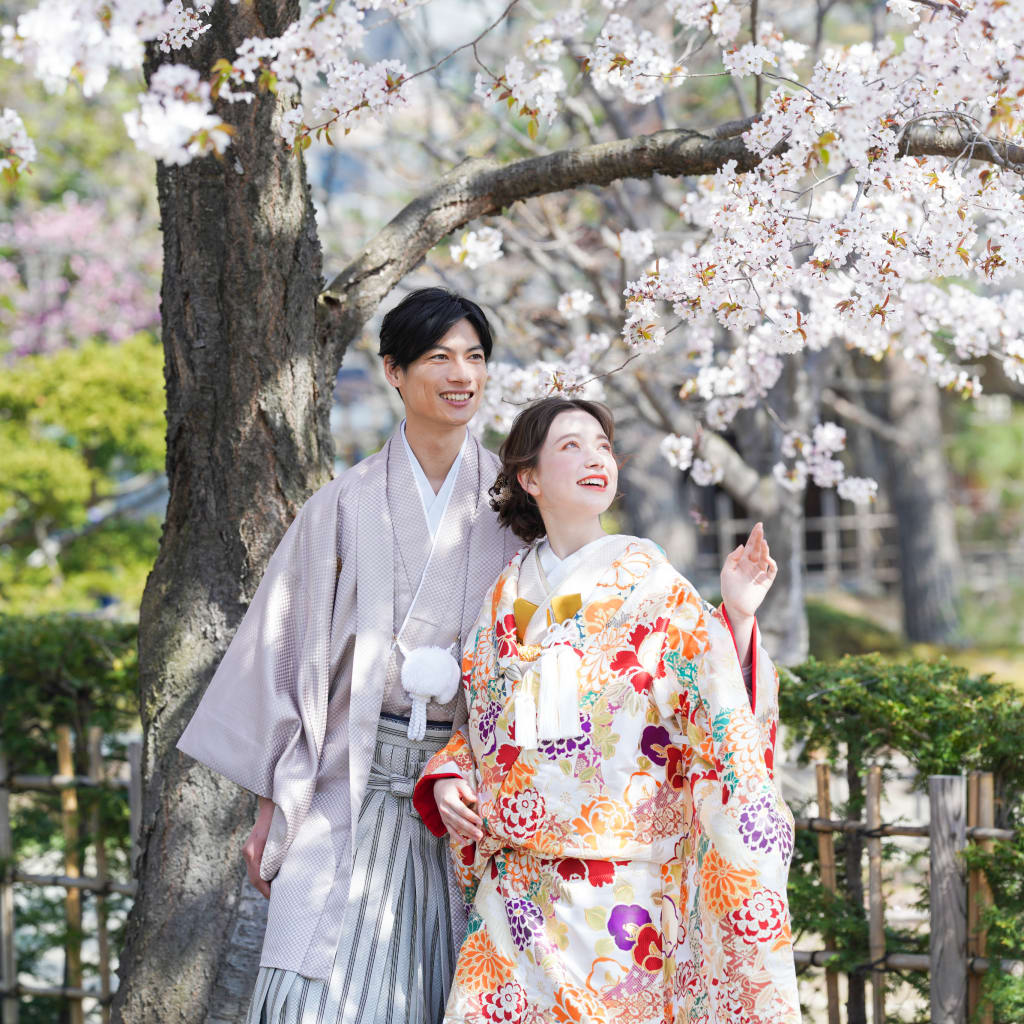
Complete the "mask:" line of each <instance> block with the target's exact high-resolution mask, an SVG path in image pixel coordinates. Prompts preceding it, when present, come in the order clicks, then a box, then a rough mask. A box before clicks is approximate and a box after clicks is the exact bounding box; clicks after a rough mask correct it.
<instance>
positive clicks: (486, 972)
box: [456, 928, 515, 993]
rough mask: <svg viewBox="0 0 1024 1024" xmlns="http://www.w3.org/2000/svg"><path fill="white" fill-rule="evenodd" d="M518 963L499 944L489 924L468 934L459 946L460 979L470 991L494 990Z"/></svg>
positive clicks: (462, 985) (457, 981)
mask: <svg viewBox="0 0 1024 1024" xmlns="http://www.w3.org/2000/svg"><path fill="white" fill-rule="evenodd" d="M514 967H515V964H514V963H513V962H512V961H511V960H510V959H509V958H508V957H505V956H502V955H501V954H500V953H499V952H498V950H497V949H496V948H495V945H494V943H493V942H491V937H490V936H489V935H488V934H487V929H486V928H481V929H480V930H479V931H477V932H474V933H473V934H472V935H470V936H468V937H467V939H466V941H465V942H464V943H463V944H462V949H461V950H459V962H458V968H457V972H456V974H457V977H456V983H457V984H458V985H459V987H460V988H463V989H465V990H467V991H469V992H473V993H476V992H486V991H493V990H494V989H496V988H498V986H500V985H503V984H504V983H505V982H506V981H508V980H509V979H510V978H511V977H512V970H513V968H514Z"/></svg>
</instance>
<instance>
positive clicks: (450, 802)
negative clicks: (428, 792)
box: [434, 778, 484, 842]
mask: <svg viewBox="0 0 1024 1024" xmlns="http://www.w3.org/2000/svg"><path fill="white" fill-rule="evenodd" d="M434 802H435V803H436V804H437V810H438V812H439V813H440V815H441V820H442V821H443V822H444V825H445V828H447V829H448V831H449V832H451V833H452V834H453V835H456V836H459V837H460V838H462V839H465V840H466V841H467V842H470V841H472V840H479V839H483V836H484V834H483V832H482V831H481V826H482V825H483V821H482V819H481V818H480V817H479V815H477V814H475V813H474V812H473V811H472V810H470V808H469V807H468V806H467V805H468V804H475V803H476V793H474V792H473V790H472V789H471V788H470V785H469V783H468V782H466V780H465V779H458V778H449V779H438V780H437V782H435V783H434Z"/></svg>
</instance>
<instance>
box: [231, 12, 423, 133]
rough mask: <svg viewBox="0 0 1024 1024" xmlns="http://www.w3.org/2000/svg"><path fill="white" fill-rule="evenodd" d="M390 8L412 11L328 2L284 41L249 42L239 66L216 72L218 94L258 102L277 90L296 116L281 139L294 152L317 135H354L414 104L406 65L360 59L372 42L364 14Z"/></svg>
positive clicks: (235, 62) (288, 117)
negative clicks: (261, 92) (260, 95)
mask: <svg viewBox="0 0 1024 1024" xmlns="http://www.w3.org/2000/svg"><path fill="white" fill-rule="evenodd" d="M382 6H387V7H388V9H389V10H392V11H394V12H396V13H401V11H403V10H404V9H405V4H404V3H400V2H397V0H394V2H390V3H387V4H385V3H383V2H382V0H320V2H318V3H314V4H312V5H310V6H309V8H308V9H307V10H305V11H304V12H303V14H302V15H301V16H300V17H299V18H298V19H297V20H296V21H294V22H292V23H291V24H290V25H289V26H288V28H287V29H286V30H285V31H284V32H283V33H282V34H281V35H280V36H276V37H265V36H254V37H251V38H249V39H246V40H245V41H243V43H242V44H241V45H240V46H239V48H238V52H237V53H236V55H235V56H234V57H233V58H232V60H231V61H227V60H223V61H220V62H219V63H218V64H217V65H216V66H215V70H216V71H217V74H218V78H217V82H216V90H217V94H218V95H220V96H223V97H224V98H225V99H231V100H250V101H251V100H252V98H253V96H254V95H255V92H254V90H256V89H259V88H262V89H272V90H273V91H274V92H275V93H276V94H277V95H278V96H279V97H280V98H281V99H282V100H284V101H286V103H287V105H288V107H289V109H288V110H287V113H286V114H285V116H284V117H283V118H282V120H281V125H280V132H281V135H282V137H283V138H284V140H285V142H287V143H288V144H289V145H296V144H297V143H300V144H302V145H303V146H305V145H308V144H309V142H310V141H311V136H312V135H316V136H317V137H319V138H324V139H326V140H327V141H328V142H331V141H333V139H332V136H331V133H332V132H340V133H342V134H347V133H348V132H350V131H351V130H352V128H353V127H355V126H356V125H357V124H359V123H361V122H363V121H366V120H370V119H373V118H377V117H381V116H383V115H385V114H387V113H389V112H390V111H392V110H394V109H396V108H398V107H401V106H403V105H404V104H405V103H406V101H407V96H406V91H405V90H404V89H403V86H404V85H405V83H406V80H407V78H408V71H407V69H406V67H405V65H404V64H403V63H401V62H400V61H395V60H381V61H377V62H376V63H374V64H366V63H365V62H363V61H361V60H358V59H355V58H354V57H353V56H352V54H353V52H354V51H356V50H357V49H358V48H359V47H361V46H362V45H363V43H364V41H365V38H366V28H365V25H364V12H365V11H366V10H367V9H376V8H380V7H382Z"/></svg>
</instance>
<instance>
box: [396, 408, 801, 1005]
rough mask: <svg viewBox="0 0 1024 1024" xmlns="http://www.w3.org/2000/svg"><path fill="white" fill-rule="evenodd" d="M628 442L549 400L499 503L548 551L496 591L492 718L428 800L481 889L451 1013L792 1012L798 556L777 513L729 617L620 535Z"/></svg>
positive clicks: (459, 865) (447, 762)
mask: <svg viewBox="0 0 1024 1024" xmlns="http://www.w3.org/2000/svg"><path fill="white" fill-rule="evenodd" d="M612 433H613V424H612V421H611V416H610V414H609V413H608V410H607V409H605V408H604V407H603V406H600V405H597V404H595V403H590V402H584V401H578V400H566V399H559V398H555V399H546V400H544V401H542V402H539V403H537V404H536V405H534V406H532V407H531V408H529V409H527V410H526V411H524V412H523V413H521V414H520V416H519V417H518V418H517V419H516V422H515V424H514V425H513V428H512V431H511V433H510V434H509V437H508V439H507V441H506V442H505V445H504V446H503V448H502V452H501V455H502V472H501V474H500V475H499V477H498V481H497V483H496V484H495V487H494V490H493V492H492V493H494V495H495V498H494V505H495V508H496V510H497V512H498V515H499V519H500V520H501V521H502V522H503V523H504V524H506V525H509V526H512V527H513V528H514V529H515V530H516V532H517V533H519V534H520V536H523V537H524V538H526V539H534V540H535V541H536V542H535V543H534V544H532V545H531V546H530V547H529V548H527V549H526V550H525V551H523V552H520V553H519V554H518V555H517V556H516V557H515V558H514V559H513V560H512V562H511V563H510V564H509V566H508V567H507V568H506V569H505V571H504V572H503V573H502V574H501V576H500V577H499V578H498V581H497V582H496V583H495V585H494V587H493V589H492V591H491V593H490V595H489V596H488V598H487V600H486V602H485V606H484V610H483V612H482V614H481V616H480V619H479V620H478V622H477V625H476V629H475V632H474V633H473V636H474V638H475V640H474V642H472V643H471V646H470V647H469V649H468V650H467V653H466V655H465V658H464V662H463V682H464V686H465V689H466V698H467V703H468V707H469V722H468V723H467V725H466V726H465V727H464V728H463V729H462V730H460V731H459V732H458V733H456V734H455V736H454V737H453V738H452V740H451V741H450V742H449V743H448V745H447V747H446V748H445V749H444V750H442V751H441V752H440V753H438V754H437V755H436V756H435V757H434V758H433V759H432V760H431V761H430V762H429V763H428V765H427V767H426V768H425V770H424V773H423V775H422V776H421V778H420V781H419V783H418V785H417V790H416V794H415V803H416V806H417V809H418V810H419V811H420V814H421V815H422V816H423V818H424V820H425V821H426V823H427V825H428V827H430V828H431V830H432V831H434V832H435V833H436V834H442V833H443V832H444V831H445V830H446V829H447V830H448V831H449V832H450V833H451V839H452V846H453V853H454V860H455V864H456V871H457V874H458V875H459V881H460V883H461V884H462V885H463V886H464V893H465V898H466V901H467V903H472V908H471V912H470V921H469V930H468V933H467V937H466V940H465V942H464V943H463V946H462V948H461V951H460V953H459V960H458V965H457V967H456V974H455V981H454V984H453V987H452V991H451V994H450V996H449V1000H448V1006H447V1011H446V1015H445V1020H446V1021H452V1022H457V1021H465V1022H474V1024H475V1022H485V1021H510V1022H511V1021H522V1022H538V1024H539V1022H541V1021H544V1022H548V1021H586V1022H599V1021H600V1022H609V1024H610V1022H615V1024H625V1022H636V1024H653V1022H666V1021H673V1022H687V1024H696V1022H707V1024H783V1022H785V1024H790V1022H796V1021H799V1003H798V1000H797V994H796V979H795V973H794V969H793V954H792V944H791V937H790V926H789V912H788V907H787V903H786V875H787V871H788V865H789V859H790V856H791V853H792V845H793V832H792V816H791V815H790V813H789V810H788V809H787V807H786V805H785V803H784V802H783V800H782V798H781V796H780V795H779V792H778V789H777V788H776V786H775V783H774V781H773V777H772V751H773V746H774V740H775V728H776V722H777V690H778V683H777V676H776V675H775V672H774V669H773V668H772V666H771V663H770V662H769V661H768V659H767V657H766V656H765V655H763V654H761V655H758V652H757V647H756V639H757V630H756V625H754V623H753V614H754V612H755V611H756V609H757V606H758V605H759V604H760V601H761V600H762V599H763V597H764V594H765V593H766V591H767V589H768V586H770V583H771V580H772V579H773V578H774V574H775V565H774V563H773V562H772V561H771V559H770V557H769V556H768V549H767V545H766V544H765V543H764V539H763V535H762V533H761V531H760V527H759V526H758V527H755V530H754V532H753V533H752V534H751V538H750V540H749V541H748V543H747V546H746V547H745V548H742V547H741V548H737V550H736V551H734V552H733V553H732V555H730V557H729V559H728V561H727V563H726V567H725V569H724V570H723V573H722V583H723V596H724V604H725V607H726V609H727V611H725V612H723V611H715V610H714V609H712V608H711V607H709V606H708V605H705V604H704V603H703V602H702V601H701V600H700V598H699V597H698V595H697V593H696V591H695V590H694V589H693V587H692V586H691V585H690V584H689V583H688V582H687V581H686V580H685V579H683V578H682V577H681V576H680V575H679V574H678V573H677V572H676V571H675V570H674V569H673V568H672V566H671V565H669V563H668V561H667V560H666V558H665V555H664V553H663V552H662V551H661V549H660V548H658V547H657V546H656V545H655V544H653V543H652V542H651V541H648V540H642V539H639V538H636V537H627V536H609V535H606V534H605V533H604V531H603V529H602V528H601V525H600V521H599V517H600V515H601V514H602V513H603V512H604V511H606V509H607V508H608V506H609V505H610V504H611V501H612V498H613V497H614V495H615V490H616V484H617V479H618V474H617V469H616V464H615V459H614V456H613V454H612V446H611V442H612ZM730 620H732V621H731V625H730ZM741 622H742V623H743V629H742V630H741V628H740V623H741ZM732 627H735V632H736V640H735V641H734V639H733V637H732ZM748 659H749V661H750V662H751V685H750V687H749V688H748V687H745V686H744V678H743V672H742V668H741V665H742V664H743V662H745V661H747V660H748ZM473 808H475V811H474V809H473Z"/></svg>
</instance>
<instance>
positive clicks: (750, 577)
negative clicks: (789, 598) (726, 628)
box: [722, 523, 779, 625]
mask: <svg viewBox="0 0 1024 1024" xmlns="http://www.w3.org/2000/svg"><path fill="white" fill-rule="evenodd" d="M778 571H779V567H778V566H777V565H776V564H775V560H774V559H773V558H772V557H771V554H770V552H769V551H768V541H766V540H765V539H764V526H763V524H761V523H756V524H755V525H754V528H753V529H752V530H751V531H750V536H749V537H748V538H747V542H746V544H740V545H739V546H738V547H737V548H736V550H735V551H733V552H731V553H730V555H729V557H728V558H726V560H725V565H724V566H722V604H724V605H725V610H726V612H727V613H728V615H729V619H730V621H732V622H733V624H734V625H735V624H737V623H739V622H741V621H742V620H744V619H752V618H753V617H754V615H755V614H756V613H757V609H758V608H760V607H761V602H762V601H763V600H764V598H765V595H766V594H767V593H768V591H769V590H770V589H771V586H772V583H774V582H775V575H776V573H777V572H778Z"/></svg>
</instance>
